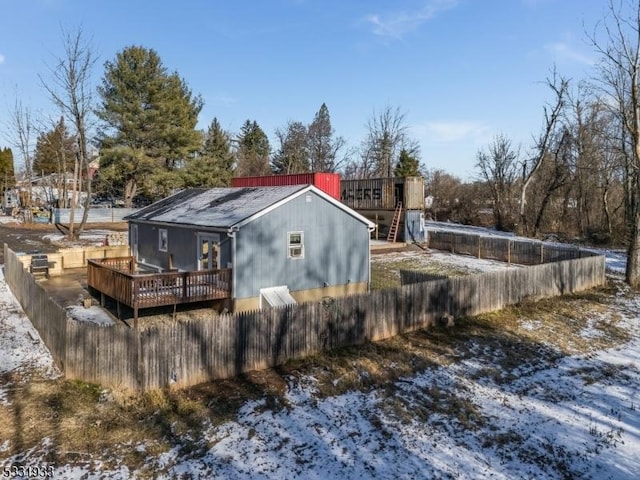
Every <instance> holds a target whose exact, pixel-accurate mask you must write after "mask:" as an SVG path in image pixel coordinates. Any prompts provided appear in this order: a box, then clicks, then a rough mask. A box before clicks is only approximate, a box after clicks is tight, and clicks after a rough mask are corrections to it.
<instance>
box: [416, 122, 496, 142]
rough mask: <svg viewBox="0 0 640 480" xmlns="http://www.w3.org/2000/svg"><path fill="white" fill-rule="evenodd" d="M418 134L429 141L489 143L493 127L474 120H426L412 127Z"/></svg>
mask: <svg viewBox="0 0 640 480" xmlns="http://www.w3.org/2000/svg"><path fill="white" fill-rule="evenodd" d="M412 131H413V132H414V133H415V135H416V136H418V137H420V138H421V139H423V140H425V141H429V142H438V143H455V142H467V143H468V142H472V143H475V144H483V143H487V142H488V140H490V137H491V128H490V127H488V126H487V125H484V124H482V123H478V122H472V121H441V122H426V123H423V124H421V125H416V126H414V127H413V128H412Z"/></svg>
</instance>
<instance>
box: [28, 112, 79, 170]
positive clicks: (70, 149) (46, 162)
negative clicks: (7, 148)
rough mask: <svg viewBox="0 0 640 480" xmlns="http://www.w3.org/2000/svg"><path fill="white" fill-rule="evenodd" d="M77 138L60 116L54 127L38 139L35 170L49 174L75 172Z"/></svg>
mask: <svg viewBox="0 0 640 480" xmlns="http://www.w3.org/2000/svg"><path fill="white" fill-rule="evenodd" d="M75 142H76V140H75V138H73V136H71V134H70V133H69V130H68V129H67V126H66V125H65V123H64V118H60V120H59V121H58V123H56V124H55V125H54V127H53V129H51V130H49V131H48V132H43V133H41V134H40V135H39V136H38V140H37V141H36V151H35V155H34V158H33V166H32V169H33V172H34V173H35V174H41V175H42V174H44V175H49V174H52V173H56V174H59V175H62V174H63V173H67V172H73V165H74V161H75V150H74V146H75Z"/></svg>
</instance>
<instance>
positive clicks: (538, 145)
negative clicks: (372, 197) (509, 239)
mask: <svg viewBox="0 0 640 480" xmlns="http://www.w3.org/2000/svg"><path fill="white" fill-rule="evenodd" d="M547 86H548V87H549V88H550V89H551V90H552V91H553V94H554V99H553V102H552V103H551V104H548V105H545V107H544V125H543V127H542V132H541V133H540V135H539V136H538V137H537V138H536V139H535V145H534V149H533V150H534V154H533V156H532V157H531V158H529V159H528V160H527V161H524V162H522V178H521V184H520V220H519V223H518V226H517V228H516V231H517V232H518V233H519V234H524V235H526V234H528V233H529V230H530V228H529V225H528V222H527V217H526V214H525V213H526V212H525V209H526V204H527V189H528V188H529V185H530V184H531V181H532V180H533V178H534V177H535V175H536V173H537V172H538V170H540V167H541V166H542V164H543V162H544V161H545V159H546V158H548V153H549V150H550V148H551V143H552V141H553V138H554V135H555V130H556V127H557V126H558V123H559V120H560V116H561V115H562V113H563V110H564V108H565V104H566V100H567V98H566V97H567V94H568V89H569V80H567V79H565V78H563V77H561V76H558V75H557V74H556V72H555V70H554V71H553V74H552V77H551V78H548V79H547Z"/></svg>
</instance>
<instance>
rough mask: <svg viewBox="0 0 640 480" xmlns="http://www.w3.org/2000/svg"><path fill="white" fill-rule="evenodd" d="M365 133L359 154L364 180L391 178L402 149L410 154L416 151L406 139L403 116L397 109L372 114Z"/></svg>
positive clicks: (388, 107) (406, 133) (415, 147)
mask: <svg viewBox="0 0 640 480" xmlns="http://www.w3.org/2000/svg"><path fill="white" fill-rule="evenodd" d="M367 129H368V133H367V137H366V138H365V140H364V141H363V144H362V152H361V163H362V167H363V168H361V169H360V170H362V171H363V172H362V173H363V174H364V175H366V176H378V177H392V176H393V167H394V165H395V164H396V163H397V160H398V157H399V156H400V152H401V151H402V149H403V148H404V149H405V150H406V151H407V152H409V153H414V152H415V151H416V149H417V145H416V143H415V142H412V141H411V140H410V139H409V136H408V126H407V124H406V114H404V113H403V112H402V111H401V110H400V108H397V107H396V108H395V109H394V108H391V107H390V106H386V107H385V108H384V109H383V110H382V111H381V112H379V113H377V112H375V111H374V112H373V115H372V117H371V118H370V119H369V122H368V123H367ZM365 167H366V168H365Z"/></svg>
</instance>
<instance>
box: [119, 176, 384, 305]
mask: <svg viewBox="0 0 640 480" xmlns="http://www.w3.org/2000/svg"><path fill="white" fill-rule="evenodd" d="M125 220H128V222H129V244H130V247H131V251H132V254H133V256H134V257H135V259H136V261H137V262H138V264H143V265H146V266H147V267H148V268H150V269H154V270H156V271H158V272H163V271H169V270H178V271H195V270H208V269H218V268H231V269H232V275H231V277H232V282H231V283H232V285H231V297H232V298H231V300H232V305H231V307H232V308H233V309H234V310H235V311H245V310H251V309H257V308H261V307H263V306H265V305H267V304H268V305H279V304H283V303H285V304H286V303H292V302H294V301H297V302H302V301H310V300H317V299H321V298H322V297H325V296H340V295H345V294H348V293H359V292H366V291H367V290H368V287H369V280H370V276H369V274H370V271H369V237H370V232H371V230H372V229H373V227H374V225H373V223H372V222H370V221H369V220H367V219H366V218H364V217H363V216H361V215H359V214H358V213H356V212H355V211H353V210H351V209H350V208H349V207H347V206H345V205H344V204H342V203H341V202H339V201H338V200H336V199H334V198H332V197H331V196H329V195H327V194H326V193H324V192H322V191H321V190H319V189H317V188H316V187H314V186H311V185H293V186H277V187H247V188H213V189H188V190H184V191H182V192H179V193H177V194H175V195H172V196H171V197H168V198H165V199H163V200H160V201H158V202H156V203H154V204H152V205H149V206H147V207H145V208H143V209H141V210H139V211H137V212H136V213H134V214H132V215H129V216H127V217H125Z"/></svg>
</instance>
